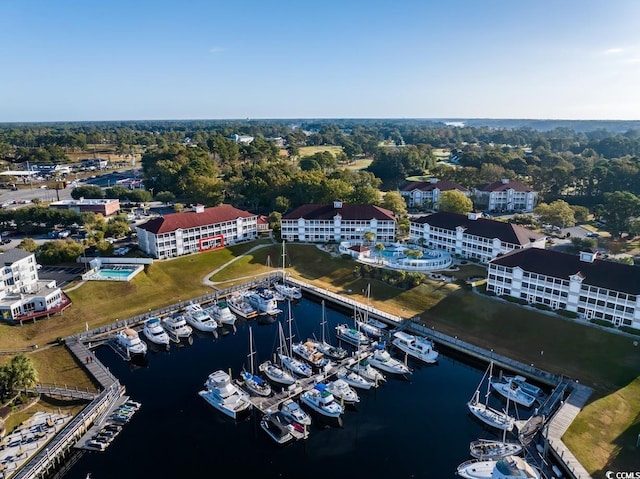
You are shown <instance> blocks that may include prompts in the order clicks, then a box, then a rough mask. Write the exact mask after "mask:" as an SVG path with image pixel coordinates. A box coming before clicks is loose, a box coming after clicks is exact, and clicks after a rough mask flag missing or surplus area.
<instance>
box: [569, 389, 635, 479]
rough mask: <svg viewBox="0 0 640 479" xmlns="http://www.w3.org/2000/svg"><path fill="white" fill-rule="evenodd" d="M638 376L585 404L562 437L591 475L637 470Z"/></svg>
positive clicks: (601, 475) (602, 475)
mask: <svg viewBox="0 0 640 479" xmlns="http://www.w3.org/2000/svg"><path fill="white" fill-rule="evenodd" d="M639 411H640V377H639V378H636V379H635V380H634V381H632V382H630V383H629V384H628V385H626V386H625V387H623V388H621V389H619V390H618V391H615V392H613V393H611V394H609V395H607V396H605V397H601V398H599V399H597V400H596V401H594V402H592V403H591V404H588V405H587V406H586V407H585V408H584V409H583V410H582V411H581V412H580V414H578V417H576V419H575V420H574V421H573V423H572V424H571V427H569V430H568V431H567V432H566V433H565V435H564V437H563V438H562V439H563V441H564V443H565V444H566V445H567V446H568V447H569V449H571V450H572V451H573V452H574V454H575V456H576V458H577V459H578V460H579V461H580V463H581V464H582V465H583V466H584V467H585V468H586V469H587V471H589V472H590V473H591V474H593V475H597V476H600V477H604V472H605V471H606V470H614V471H635V470H638V464H639V463H638V448H637V447H636V441H637V440H638V434H640V415H639V414H638V412H639Z"/></svg>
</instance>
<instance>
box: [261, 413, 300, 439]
mask: <svg viewBox="0 0 640 479" xmlns="http://www.w3.org/2000/svg"><path fill="white" fill-rule="evenodd" d="M260 427H261V428H262V430H263V431H264V432H266V433H267V434H268V435H269V437H270V438H271V439H273V440H274V441H275V442H276V443H278V444H286V443H288V442H290V441H292V440H293V434H291V429H290V428H291V426H290V424H288V423H287V420H286V418H285V417H284V415H283V414H282V413H281V412H280V411H276V412H267V413H265V415H264V416H262V418H260Z"/></svg>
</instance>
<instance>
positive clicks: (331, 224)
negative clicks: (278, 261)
mask: <svg viewBox="0 0 640 479" xmlns="http://www.w3.org/2000/svg"><path fill="white" fill-rule="evenodd" d="M281 225H282V239H284V240H287V241H310V242H327V241H336V242H340V241H355V240H358V241H362V240H364V239H365V236H364V235H365V233H367V232H371V233H373V234H374V235H375V241H376V242H379V243H391V242H393V241H394V240H395V236H396V219H395V216H394V214H393V212H391V211H389V210H387V209H384V208H380V207H379V206H373V205H348V204H343V203H342V202H341V201H335V202H334V203H333V204H332V205H320V204H309V205H303V206H300V207H298V208H296V209H294V210H293V211H291V212H290V213H287V214H285V215H284V216H283V217H282V221H281Z"/></svg>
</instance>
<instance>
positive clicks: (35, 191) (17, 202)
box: [0, 185, 71, 208]
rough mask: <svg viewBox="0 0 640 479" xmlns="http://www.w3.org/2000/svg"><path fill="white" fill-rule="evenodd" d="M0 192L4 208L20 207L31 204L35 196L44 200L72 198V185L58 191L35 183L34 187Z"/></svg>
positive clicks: (0, 202) (0, 201)
mask: <svg viewBox="0 0 640 479" xmlns="http://www.w3.org/2000/svg"><path fill="white" fill-rule="evenodd" d="M0 192H1V193H0V204H1V205H2V207H3V208H20V207H22V206H25V205H27V204H29V203H30V202H31V200H33V199H34V198H38V199H39V200H40V201H43V202H50V201H57V200H58V199H60V200H70V199H71V187H67V188H65V189H63V190H57V191H56V190H50V189H48V188H46V189H45V188H40V187H39V186H38V185H33V188H27V189H22V190H16V191H12V190H0Z"/></svg>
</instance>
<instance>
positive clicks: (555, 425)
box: [546, 383, 593, 479]
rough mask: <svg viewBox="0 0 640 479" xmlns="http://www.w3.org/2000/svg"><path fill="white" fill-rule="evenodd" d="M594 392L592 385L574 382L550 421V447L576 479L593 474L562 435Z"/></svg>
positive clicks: (548, 436) (586, 478) (547, 437)
mask: <svg viewBox="0 0 640 479" xmlns="http://www.w3.org/2000/svg"><path fill="white" fill-rule="evenodd" d="M592 392H593V390H592V389H591V388H590V387H587V386H583V385H582V384H577V383H575V384H573V385H572V391H571V394H570V395H569V397H568V398H567V400H566V401H565V402H564V404H562V406H560V409H559V410H558V412H557V413H556V414H555V415H554V416H553V418H552V419H551V421H550V422H549V426H548V431H547V435H546V439H547V443H548V446H549V449H550V450H551V451H552V452H553V454H554V455H555V456H556V458H557V459H558V460H559V461H561V462H563V463H564V464H565V467H566V468H567V470H568V471H569V472H570V473H571V475H572V476H573V477H574V478H576V479H589V478H590V477H591V476H590V475H589V473H588V472H587V470H586V469H585V468H584V467H583V466H582V464H580V462H578V460H577V459H576V457H575V456H574V455H573V453H572V452H571V451H570V450H569V448H568V447H567V446H566V445H565V444H564V442H562V436H563V435H564V433H565V432H567V429H569V426H570V425H571V423H572V422H573V420H574V419H575V417H576V416H577V415H578V413H579V412H580V410H581V409H582V408H583V407H584V406H585V404H586V403H587V400H588V399H589V397H590V396H591V393H592Z"/></svg>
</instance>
